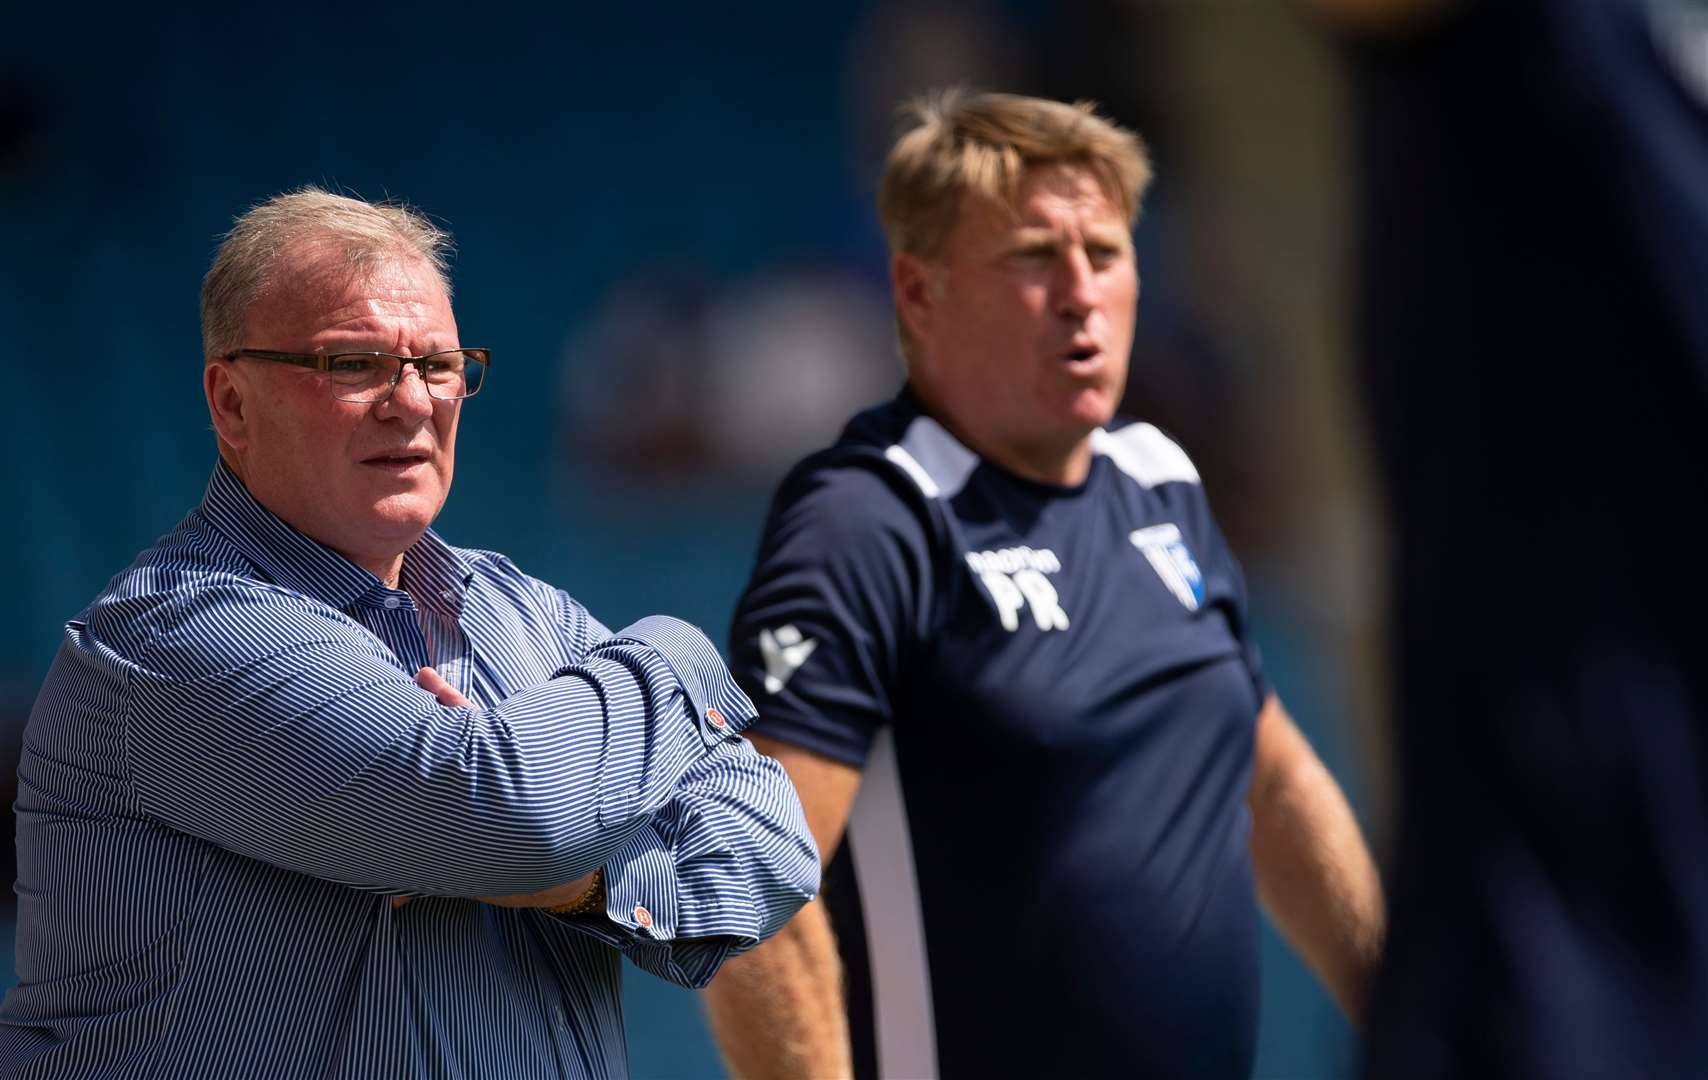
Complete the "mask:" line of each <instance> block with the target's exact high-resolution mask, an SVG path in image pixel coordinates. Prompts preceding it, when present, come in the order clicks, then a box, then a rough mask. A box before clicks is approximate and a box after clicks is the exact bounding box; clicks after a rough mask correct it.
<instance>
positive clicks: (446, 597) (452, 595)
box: [439, 589, 457, 604]
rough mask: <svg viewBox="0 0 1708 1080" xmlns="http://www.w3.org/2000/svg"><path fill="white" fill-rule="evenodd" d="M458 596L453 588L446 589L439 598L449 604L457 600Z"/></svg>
mask: <svg viewBox="0 0 1708 1080" xmlns="http://www.w3.org/2000/svg"><path fill="white" fill-rule="evenodd" d="M456 598H457V594H456V592H455V590H452V589H446V590H445V591H444V592H442V593H440V594H439V599H441V600H443V601H444V602H445V603H447V604H448V603H450V602H451V601H453V600H455V599H456Z"/></svg>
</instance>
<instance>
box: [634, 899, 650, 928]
mask: <svg viewBox="0 0 1708 1080" xmlns="http://www.w3.org/2000/svg"><path fill="white" fill-rule="evenodd" d="M635 922H638V923H640V924H641V925H642V926H644V927H646V928H647V929H648V930H651V929H652V912H650V911H648V910H647V909H646V907H645V905H643V904H636V905H635Z"/></svg>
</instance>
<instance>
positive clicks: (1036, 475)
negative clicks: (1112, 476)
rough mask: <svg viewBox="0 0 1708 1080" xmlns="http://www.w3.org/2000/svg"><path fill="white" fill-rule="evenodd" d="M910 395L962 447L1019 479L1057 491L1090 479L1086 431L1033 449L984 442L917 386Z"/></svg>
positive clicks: (999, 442)
mask: <svg viewBox="0 0 1708 1080" xmlns="http://www.w3.org/2000/svg"><path fill="white" fill-rule="evenodd" d="M914 394H915V395H916V396H917V397H918V398H919V400H920V403H921V404H923V405H924V406H925V411H926V412H927V413H929V414H930V415H931V418H932V419H933V420H936V421H937V422H938V423H939V424H942V425H943V426H944V427H945V428H947V429H948V431H949V434H951V435H953V436H954V437H955V439H956V440H957V441H958V442H960V444H961V445H962V446H965V447H966V448H967V449H968V450H971V451H972V452H973V453H975V454H977V455H978V456H979V457H981V458H984V459H985V460H986V461H989V462H991V463H992V464H994V465H998V466H1000V467H1002V468H1003V469H1006V470H1007V471H1009V472H1011V473H1013V474H1014V475H1016V476H1018V477H1021V478H1022V479H1025V480H1031V481H1033V482H1035V483H1039V484H1054V485H1056V486H1058V487H1078V486H1079V485H1080V484H1083V483H1085V478H1086V477H1087V476H1089V475H1091V432H1089V431H1088V432H1086V433H1085V434H1084V435H1082V436H1080V438H1079V439H1078V440H1077V441H1074V442H1070V443H1066V444H1060V443H1053V444H1049V445H1035V446H1034V445H1021V444H1018V443H1013V442H1007V441H1004V440H1001V439H997V438H986V437H984V436H983V435H982V434H981V433H980V432H978V431H976V430H973V429H970V428H968V427H967V426H965V425H964V424H962V423H961V422H960V421H958V420H957V419H956V418H955V416H954V414H953V413H952V412H950V411H949V410H948V409H945V408H942V407H941V405H939V404H938V403H937V402H935V401H933V400H931V399H930V398H929V397H928V396H927V395H925V394H923V393H921V392H920V390H919V388H918V387H917V386H915V387H914Z"/></svg>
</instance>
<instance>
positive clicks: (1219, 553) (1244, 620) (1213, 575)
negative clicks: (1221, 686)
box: [1180, 484, 1272, 707]
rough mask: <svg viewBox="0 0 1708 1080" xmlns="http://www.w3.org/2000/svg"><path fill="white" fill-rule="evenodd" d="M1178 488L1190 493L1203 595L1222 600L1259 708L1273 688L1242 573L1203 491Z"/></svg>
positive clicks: (1191, 486) (1200, 488)
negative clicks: (1201, 556)
mask: <svg viewBox="0 0 1708 1080" xmlns="http://www.w3.org/2000/svg"><path fill="white" fill-rule="evenodd" d="M1180 486H1181V487H1182V488H1184V489H1186V491H1187V492H1188V493H1189V497H1190V500H1191V503H1192V506H1191V512H1190V513H1191V518H1192V520H1193V532H1194V533H1195V534H1196V535H1197V537H1198V542H1199V544H1200V546H1201V547H1202V548H1203V550H1204V557H1205V566H1204V571H1205V573H1206V575H1207V576H1208V578H1209V587H1208V588H1207V590H1206V592H1207V593H1208V594H1209V595H1212V596H1216V597H1220V598H1221V600H1222V602H1221V605H1220V606H1221V608H1222V612H1223V614H1224V615H1225V616H1226V618H1227V620H1228V629H1229V630H1230V631H1231V632H1232V633H1233V636H1234V640H1236V641H1238V642H1239V648H1240V655H1241V657H1242V658H1243V659H1244V661H1245V667H1246V671H1247V673H1248V674H1249V675H1250V676H1251V687H1252V690H1253V691H1254V692H1255V693H1256V694H1257V700H1258V704H1259V707H1261V706H1262V703H1263V702H1264V701H1265V700H1266V699H1267V698H1268V697H1269V694H1270V693H1271V691H1272V687H1271V686H1270V685H1269V679H1268V677H1267V676H1266V675H1264V673H1263V654H1262V651H1261V650H1260V649H1258V647H1257V641H1256V640H1255V639H1254V638H1253V637H1252V634H1251V610H1250V599H1249V597H1248V596H1247V594H1246V587H1245V571H1244V570H1243V569H1242V568H1241V566H1240V563H1239V559H1238V558H1237V557H1235V555H1234V552H1233V548H1231V547H1229V546H1228V541H1227V538H1226V537H1225V536H1223V535H1222V529H1221V526H1220V525H1218V524H1216V518H1215V515H1214V514H1212V513H1211V512H1210V502H1209V498H1208V497H1207V496H1206V495H1205V493H1204V489H1203V488H1202V487H1200V486H1199V485H1197V484H1191V485H1180Z"/></svg>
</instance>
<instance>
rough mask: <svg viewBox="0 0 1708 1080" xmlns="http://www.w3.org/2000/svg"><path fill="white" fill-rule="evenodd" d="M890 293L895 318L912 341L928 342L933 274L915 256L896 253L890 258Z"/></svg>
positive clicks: (932, 310)
mask: <svg viewBox="0 0 1708 1080" xmlns="http://www.w3.org/2000/svg"><path fill="white" fill-rule="evenodd" d="M890 291H891V292H892V293H893V294H894V295H895V305H896V318H897V319H898V320H899V321H900V322H901V325H902V327H903V329H905V330H906V331H907V334H908V337H909V338H910V339H911V340H913V341H914V342H924V341H929V340H930V339H931V326H932V323H933V321H934V319H933V316H934V315H935V313H936V309H937V298H938V284H937V271H936V270H935V268H933V267H932V266H931V264H930V263H927V262H926V261H925V260H924V259H921V258H920V257H919V256H917V255H910V254H908V253H907V252H905V251H903V252H898V253H896V254H895V255H893V256H891V258H890Z"/></svg>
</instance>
